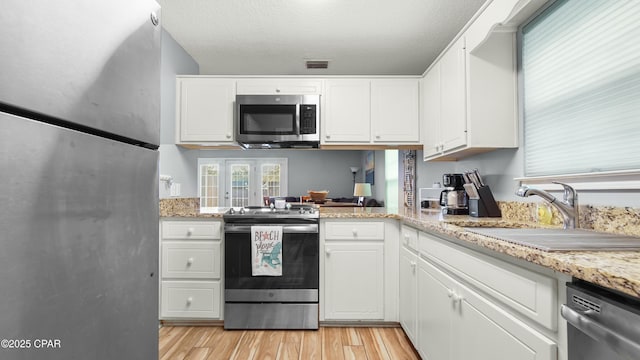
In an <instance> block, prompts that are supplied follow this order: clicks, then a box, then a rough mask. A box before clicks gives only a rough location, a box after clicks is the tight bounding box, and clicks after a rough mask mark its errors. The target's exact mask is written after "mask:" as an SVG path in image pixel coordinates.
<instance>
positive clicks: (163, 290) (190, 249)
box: [160, 220, 222, 320]
mask: <svg viewBox="0 0 640 360" xmlns="http://www.w3.org/2000/svg"><path fill="white" fill-rule="evenodd" d="M221 224H222V222H221V221H218V220H215V221H212V220H206V221H205V220H200V221H191V220H189V221H181V220H163V221H162V222H161V227H160V235H161V239H160V269H161V275H162V276H161V281H160V319H161V320H171V319H174V320H184V319H196V320H205V319H206V320H211V319H221V318H222V316H221V304H222V292H221V287H222V285H221V276H222V274H221V269H222V264H221V261H222V257H221V245H222V244H221V241H222V240H221V231H220V229H221Z"/></svg>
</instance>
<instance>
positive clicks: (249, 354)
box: [230, 330, 265, 360]
mask: <svg viewBox="0 0 640 360" xmlns="http://www.w3.org/2000/svg"><path fill="white" fill-rule="evenodd" d="M264 334H265V332H264V331H261V330H258V331H256V330H247V331H245V332H244V334H243V335H242V338H240V341H239V342H238V344H237V346H236V348H235V351H234V353H233V355H231V357H230V359H237V360H251V359H253V356H254V355H255V353H256V350H257V349H258V345H259V344H260V341H261V340H262V337H263V336H264Z"/></svg>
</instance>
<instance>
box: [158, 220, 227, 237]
mask: <svg viewBox="0 0 640 360" xmlns="http://www.w3.org/2000/svg"><path fill="white" fill-rule="evenodd" d="M220 224H221V222H220V221H163V222H162V238H163V239H194V240H197V239H220Z"/></svg>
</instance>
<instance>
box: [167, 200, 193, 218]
mask: <svg viewBox="0 0 640 360" xmlns="http://www.w3.org/2000/svg"><path fill="white" fill-rule="evenodd" d="M199 211H200V199H199V198H168V199H160V217H180V216H188V214H194V213H198V212H199ZM191 216H193V215H191Z"/></svg>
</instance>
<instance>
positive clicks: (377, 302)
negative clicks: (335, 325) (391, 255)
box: [324, 242, 384, 320]
mask: <svg viewBox="0 0 640 360" xmlns="http://www.w3.org/2000/svg"><path fill="white" fill-rule="evenodd" d="M324 285H325V294H324V300H325V304H324V306H325V319H326V320H382V319H384V244H383V243H382V242H379V243H371V242H366V243H358V242H349V243H333V242H327V243H325V278H324Z"/></svg>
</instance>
